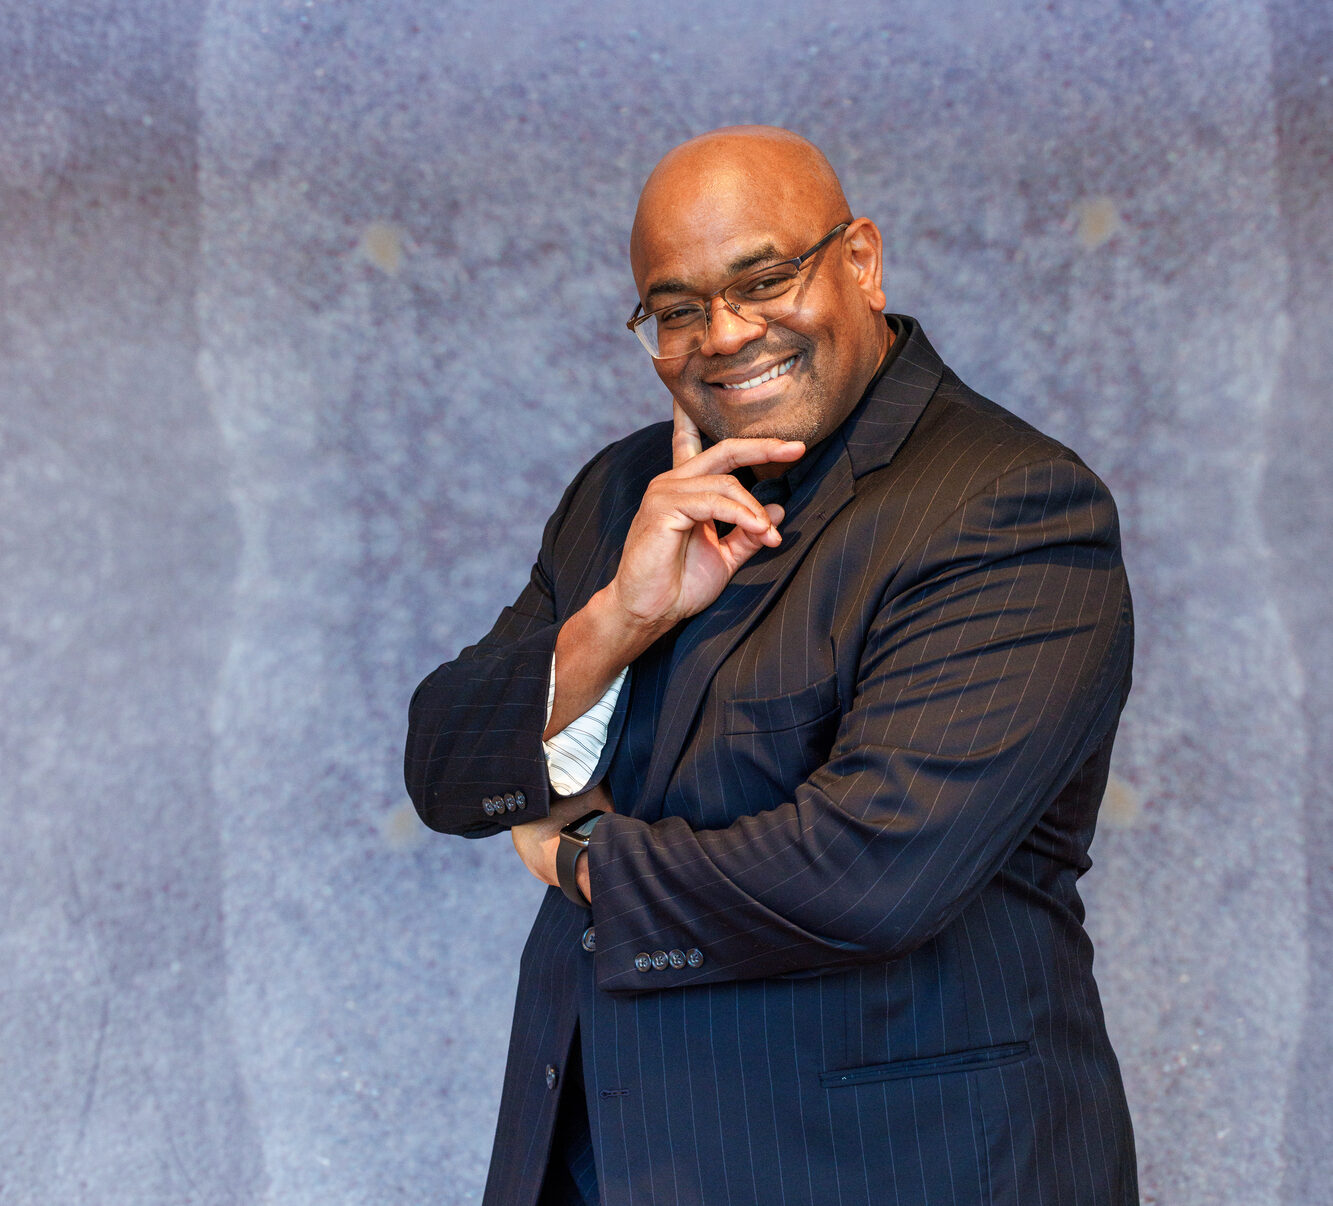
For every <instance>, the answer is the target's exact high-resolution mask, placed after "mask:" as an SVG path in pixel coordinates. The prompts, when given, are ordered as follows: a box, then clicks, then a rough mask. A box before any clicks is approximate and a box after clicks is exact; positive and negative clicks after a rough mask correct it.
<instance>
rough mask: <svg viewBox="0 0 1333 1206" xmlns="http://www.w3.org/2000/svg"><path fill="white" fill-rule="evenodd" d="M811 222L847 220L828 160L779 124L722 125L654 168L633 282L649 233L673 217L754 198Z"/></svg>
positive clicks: (634, 249) (638, 214)
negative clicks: (703, 208) (805, 217)
mask: <svg viewBox="0 0 1333 1206" xmlns="http://www.w3.org/2000/svg"><path fill="white" fill-rule="evenodd" d="M761 199H763V200H765V201H767V202H769V203H771V204H774V205H777V206H780V207H781V208H782V209H783V210H784V211H786V212H787V213H789V214H801V215H805V216H808V218H809V221H810V223H811V226H812V228H813V227H816V226H817V227H819V228H820V229H828V228H830V227H832V226H834V225H836V224H837V223H838V222H845V221H849V220H850V219H851V216H852V214H851V210H850V209H849V208H848V205H847V198H846V197H845V196H843V192H842V185H841V184H840V183H839V182H838V177H837V174H836V173H835V172H834V171H833V168H832V166H831V165H830V163H829V161H828V160H827V159H826V158H825V157H824V152H823V151H821V150H820V149H819V148H818V147H817V146H815V144H814V143H812V142H810V141H808V140H807V139H804V138H802V137H801V136H800V135H799V134H793V133H792V132H791V131H790V130H783V129H780V128H779V127H777V126H727V127H725V128H724V129H721V130H711V131H709V132H708V133H707V134H701V135H699V136H698V137H697V138H691V139H690V140H689V141H688V142H684V143H682V144H681V145H680V146H678V147H676V148H675V149H673V150H671V151H668V152H667V153H666V155H664V156H663V157H662V160H661V162H660V163H658V165H657V166H656V167H655V168H653V170H652V172H651V173H650V174H649V176H648V179H647V181H646V182H645V183H644V186H643V191H642V192H641V193H640V194H639V205H638V209H637V210H636V211H635V214H634V226H633V229H632V231H631V233H630V264H631V266H632V268H633V270H634V274H635V277H636V278H637V277H638V275H639V270H640V263H641V261H642V259H643V258H644V256H645V255H646V254H647V252H648V249H647V247H646V246H645V242H646V241H648V240H649V239H650V237H651V234H652V232H653V230H654V229H655V228H656V227H658V226H660V225H661V224H662V223H664V222H666V221H669V220H670V218H672V217H673V216H676V217H683V218H684V219H685V220H688V215H689V213H690V212H691V211H692V210H695V209H697V208H698V207H700V206H704V207H708V206H713V207H716V206H719V205H722V204H725V203H727V202H732V203H735V202H737V201H740V202H741V203H742V204H753V203H755V202H757V201H759V200H761Z"/></svg>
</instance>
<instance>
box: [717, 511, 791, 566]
mask: <svg viewBox="0 0 1333 1206" xmlns="http://www.w3.org/2000/svg"><path fill="white" fill-rule="evenodd" d="M764 510H765V511H767V512H768V518H769V520H770V521H771V522H772V524H773V526H772V527H770V528H768V529H767V530H766V531H763V532H756V533H751V532H747V531H746V530H745V529H744V528H742V527H740V526H739V525H737V526H736V527H734V528H732V529H731V531H730V532H728V533H727V534H726V536H725V537H724V538H723V539H722V540H720V541H719V542H718V551H719V552H720V553H721V554H722V556H723V558H724V559H725V560H726V562H727V573H728V575H731V574H734V573H735V572H736V571H737V570H738V569H740V567H741V566H742V565H744V564H745V563H746V562H747V561H749V560H750V558H751V557H753V556H754V555H755V553H757V552H758V551H759V550H760V549H762V548H764V547H768V548H774V549H775V548H777V547H778V545H780V544H781V543H782V533H781V532H779V531H778V528H777V525H778V524H780V523H781V522H782V518H783V516H784V515H785V514H786V512H784V511H783V509H782V508H781V507H780V506H778V504H777V503H765V504H764Z"/></svg>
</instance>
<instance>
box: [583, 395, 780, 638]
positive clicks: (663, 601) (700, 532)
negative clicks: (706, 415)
mask: <svg viewBox="0 0 1333 1206" xmlns="http://www.w3.org/2000/svg"><path fill="white" fill-rule="evenodd" d="M673 405H674V413H675V431H674V434H673V435H672V440H671V453H672V468H671V470H670V472H668V473H663V474H661V475H660V476H658V477H656V478H654V479H653V481H652V483H651V484H650V485H649V487H648V489H647V491H646V492H645V493H644V496H643V503H642V504H641V505H640V507H639V512H638V514H637V515H636V516H635V517H634V522H633V523H632V524H631V525H630V530H629V534H628V536H627V537H626V539H625V548H624V551H623V552H622V553H621V558H620V568H619V571H618V572H617V574H616V577H615V579H614V580H613V581H612V582H611V585H610V586H609V587H608V591H609V592H610V593H611V595H612V596H613V598H614V600H615V602H616V604H617V605H618V606H619V608H620V609H621V610H622V611H623V613H624V615H625V617H626V618H627V619H628V621H629V622H630V623H632V624H637V625H641V626H642V627H643V628H644V629H645V631H649V632H652V633H653V634H654V637H655V636H656V635H660V634H661V633H662V632H665V631H666V630H667V629H669V628H671V627H673V626H674V625H675V624H677V623H679V622H680V621H681V620H683V619H686V618H687V617H689V616H692V615H696V614H697V613H698V612H700V611H702V610H703V609H704V608H705V607H707V606H708V605H709V604H710V603H712V602H713V600H715V599H716V598H717V597H718V595H720V594H721V593H722V590H723V588H724V587H725V586H726V585H727V583H728V582H729V581H731V577H732V575H733V574H735V572H736V571H737V570H738V569H740V567H741V566H742V565H744V564H745V562H746V561H748V560H749V559H750V557H752V556H753V555H754V554H755V553H756V552H757V551H758V550H759V549H761V548H763V547H764V546H765V545H768V546H770V547H774V548H776V547H777V545H778V544H780V543H781V541H782V535H781V533H779V531H778V529H777V525H778V524H779V523H781V522H782V517H783V510H782V508H781V507H780V506H778V505H777V504H776V503H770V504H769V505H768V506H767V507H765V506H763V505H761V504H760V503H759V502H758V501H757V500H756V499H755V497H754V496H753V495H752V494H751V493H750V492H749V491H748V490H747V489H745V487H744V486H742V485H741V484H740V482H738V481H737V480H736V479H735V478H734V477H732V476H731V471H732V470H733V469H737V468H739V467H740V466H742V465H767V464H773V463H780V462H790V461H795V460H799V459H800V457H801V456H802V455H804V453H805V445H804V444H801V443H799V442H797V441H793V440H775V439H732V440H722V441H721V442H719V443H717V444H714V445H713V447H712V448H709V449H708V450H707V451H703V448H702V442H701V440H700V438H699V429H698V428H697V427H696V426H695V425H694V423H693V422H692V421H691V420H690V418H689V416H688V415H687V414H686V413H685V412H684V411H683V410H682V409H681V408H680V404H679V403H674V404H673ZM718 523H729V524H732V525H733V527H732V529H731V531H730V532H728V533H727V535H726V536H719V535H718V532H717V524H718Z"/></svg>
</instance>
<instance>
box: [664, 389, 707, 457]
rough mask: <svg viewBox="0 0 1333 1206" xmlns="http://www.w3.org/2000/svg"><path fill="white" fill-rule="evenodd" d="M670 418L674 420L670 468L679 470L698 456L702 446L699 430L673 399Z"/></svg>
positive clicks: (702, 448)
mask: <svg viewBox="0 0 1333 1206" xmlns="http://www.w3.org/2000/svg"><path fill="white" fill-rule="evenodd" d="M671 416H672V418H673V420H674V429H673V430H672V433H671V467H672V468H673V469H679V468H680V467H681V466H682V465H683V464H684V463H685V462H686V461H689V460H693V459H694V458H695V457H696V456H698V455H699V453H701V452H702V451H703V450H704V445H703V441H702V440H701V439H700V438H699V429H698V428H697V427H696V426H695V425H694V420H693V419H691V418H690V416H689V415H687V414H686V413H685V412H684V411H683V410H681V408H680V403H679V402H677V401H676V400H675V398H672V399H671Z"/></svg>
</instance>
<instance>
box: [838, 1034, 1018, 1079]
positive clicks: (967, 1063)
mask: <svg viewBox="0 0 1333 1206" xmlns="http://www.w3.org/2000/svg"><path fill="white" fill-rule="evenodd" d="M1029 1050H1031V1045H1030V1044H1029V1043H1026V1042H1023V1043H1002V1044H1000V1045H999V1046H997V1047H973V1048H972V1049H971V1050H968V1051H951V1052H949V1053H948V1054H947V1055H927V1056H923V1057H921V1058H919V1059H900V1060H895V1061H893V1062H892V1063H888V1064H867V1065H865V1066H864V1067H861V1068H839V1069H834V1070H833V1071H831V1072H821V1073H820V1074H819V1083H820V1084H821V1085H822V1086H823V1087H824V1088H826V1089H837V1088H841V1087H843V1086H845V1085H868V1084H875V1083H876V1082H878V1081H882V1080H906V1079H908V1078H910V1077H914V1076H942V1075H944V1074H946V1073H951V1072H976V1071H978V1070H979V1069H982V1068H998V1067H1000V1066H1002V1065H1004V1064H1016V1063H1017V1062H1018V1061H1019V1060H1021V1059H1026V1058H1027V1055H1028V1052H1029Z"/></svg>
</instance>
